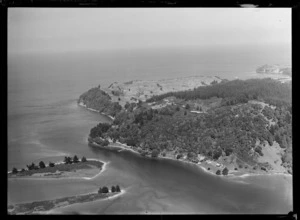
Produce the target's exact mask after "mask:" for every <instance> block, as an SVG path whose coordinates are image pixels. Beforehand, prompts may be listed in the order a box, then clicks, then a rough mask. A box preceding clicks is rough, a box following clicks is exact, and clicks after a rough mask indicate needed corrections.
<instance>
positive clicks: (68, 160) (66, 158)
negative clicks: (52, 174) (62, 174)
mask: <svg viewBox="0 0 300 220" xmlns="http://www.w3.org/2000/svg"><path fill="white" fill-rule="evenodd" d="M64 162H65V164H71V163H72V158H71V157H65V159H64Z"/></svg>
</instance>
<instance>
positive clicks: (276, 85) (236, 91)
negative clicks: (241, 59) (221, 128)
mask: <svg viewBox="0 0 300 220" xmlns="http://www.w3.org/2000/svg"><path fill="white" fill-rule="evenodd" d="M170 96H175V97H176V98H180V99H184V100H195V99H209V98H212V97H218V98H225V100H224V105H234V104H237V103H246V102H247V101H248V100H252V99H257V100H261V99H264V100H265V101H267V102H268V103H270V104H282V103H291V85H290V84H282V83H280V82H278V81H276V80H273V79H248V80H233V81H228V82H225V83H219V84H213V85H211V86H200V87H198V88H197V89H195V90H188V91H180V92H169V93H165V94H162V95H157V96H153V97H151V98H150V99H148V100H147V102H157V101H160V100H163V99H164V98H167V97H170Z"/></svg>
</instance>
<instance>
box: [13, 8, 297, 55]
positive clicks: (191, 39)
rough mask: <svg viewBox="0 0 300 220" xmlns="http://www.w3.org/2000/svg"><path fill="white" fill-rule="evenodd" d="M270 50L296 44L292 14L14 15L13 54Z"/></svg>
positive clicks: (94, 11) (135, 11)
mask: <svg viewBox="0 0 300 220" xmlns="http://www.w3.org/2000/svg"><path fill="white" fill-rule="evenodd" d="M266 44H270V45H272V44H276V45H279V44H284V45H290V44H291V9H289V8H9V9H8V53H9V54H27V53H36V52H38V53H53V52H68V51H89V50H95V51H105V50H115V49H142V48H162V47H210V46H222V45H224V46H234V45H248V46H249V45H253V46H260V45H266Z"/></svg>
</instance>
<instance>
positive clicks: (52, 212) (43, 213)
mask: <svg viewBox="0 0 300 220" xmlns="http://www.w3.org/2000/svg"><path fill="white" fill-rule="evenodd" d="M125 193H126V190H125V189H121V192H119V193H118V194H115V195H112V196H108V197H106V198H101V199H98V200H93V201H88V202H96V201H105V200H110V199H114V198H116V197H119V196H121V195H123V194H125ZM81 195H85V194H81ZM77 196H80V195H77ZM81 203H84V202H81ZM75 204H79V203H74V204H69V205H65V206H61V207H57V208H54V209H51V210H48V211H40V212H35V214H41V215H45V214H46V215H47V214H55V209H58V208H66V207H70V206H72V205H75ZM57 214H59V213H57Z"/></svg>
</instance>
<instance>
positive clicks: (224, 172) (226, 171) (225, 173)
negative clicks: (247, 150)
mask: <svg viewBox="0 0 300 220" xmlns="http://www.w3.org/2000/svg"><path fill="white" fill-rule="evenodd" d="M222 174H223V175H227V174H228V169H227V167H225V168H224V169H223V171H222Z"/></svg>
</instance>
